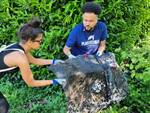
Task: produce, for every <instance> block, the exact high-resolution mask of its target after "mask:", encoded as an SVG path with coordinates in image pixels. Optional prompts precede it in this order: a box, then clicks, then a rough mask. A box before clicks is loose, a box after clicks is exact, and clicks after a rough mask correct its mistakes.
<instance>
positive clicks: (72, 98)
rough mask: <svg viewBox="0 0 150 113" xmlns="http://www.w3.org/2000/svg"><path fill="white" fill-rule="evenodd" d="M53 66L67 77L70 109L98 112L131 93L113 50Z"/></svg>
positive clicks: (76, 112)
mask: <svg viewBox="0 0 150 113" xmlns="http://www.w3.org/2000/svg"><path fill="white" fill-rule="evenodd" d="M49 70H51V71H52V72H53V73H54V74H55V75H56V76H57V78H66V80H67V85H66V86H65V87H64V91H65V94H66V96H67V97H68V113H96V112H97V111H100V110H102V109H104V108H106V107H108V105H110V104H111V103H114V102H120V101H121V100H123V99H124V98H125V97H126V96H127V94H128V85H127V81H126V79H125V76H124V74H123V72H122V71H121V69H120V68H119V66H118V64H117V62H116V60H115V56H114V54H113V53H110V52H108V53H105V54H103V55H102V56H101V57H97V56H94V55H82V56H78V57H77V58H74V59H67V60H66V61H65V62H64V63H59V64H57V65H51V66H50V67H49Z"/></svg>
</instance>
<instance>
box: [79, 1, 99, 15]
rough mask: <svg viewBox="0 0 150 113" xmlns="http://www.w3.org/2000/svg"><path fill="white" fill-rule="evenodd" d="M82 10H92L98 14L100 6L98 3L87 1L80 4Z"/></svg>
mask: <svg viewBox="0 0 150 113" xmlns="http://www.w3.org/2000/svg"><path fill="white" fill-rule="evenodd" d="M81 10H82V12H83V13H85V12H92V13H95V14H96V15H98V14H100V11H101V7H100V5H98V4H96V3H94V2H87V3H86V4H85V5H83V6H82V8H81Z"/></svg>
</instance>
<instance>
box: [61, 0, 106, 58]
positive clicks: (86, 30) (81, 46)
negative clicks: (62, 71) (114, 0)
mask: <svg viewBox="0 0 150 113" xmlns="http://www.w3.org/2000/svg"><path fill="white" fill-rule="evenodd" d="M82 12H83V16H82V17H83V22H82V23H80V24H78V25H77V26H75V28H74V29H73V30H72V31H71V33H70V34H69V37H68V39H67V42H66V45H65V47H64V49H63V52H64V53H65V54H66V55H67V56H68V57H69V58H75V57H76V56H78V55H83V54H91V55H94V54H97V55H98V56H101V55H102V53H103V51H104V50H105V48H106V44H105V43H106V38H107V27H106V25H105V23H103V22H100V21H98V14H99V13H100V6H99V5H97V4H95V3H93V2H87V3H86V4H85V5H84V6H83V7H82Z"/></svg>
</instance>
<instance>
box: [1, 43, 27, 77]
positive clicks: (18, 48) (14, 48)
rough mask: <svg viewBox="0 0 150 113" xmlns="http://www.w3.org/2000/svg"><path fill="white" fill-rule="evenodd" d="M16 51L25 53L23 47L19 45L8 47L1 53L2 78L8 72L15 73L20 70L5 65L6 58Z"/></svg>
mask: <svg viewBox="0 0 150 113" xmlns="http://www.w3.org/2000/svg"><path fill="white" fill-rule="evenodd" d="M14 51H20V52H23V53H24V52H25V50H24V49H23V47H21V46H20V45H19V44H18V43H15V44H12V45H9V46H7V47H6V48H5V49H3V50H1V51H0V76H1V75H2V74H4V73H7V72H15V71H16V70H18V67H9V66H7V65H6V64H5V63H4V57H5V56H6V55H7V54H9V53H11V52H14Z"/></svg>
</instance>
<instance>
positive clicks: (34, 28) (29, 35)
mask: <svg viewBox="0 0 150 113" xmlns="http://www.w3.org/2000/svg"><path fill="white" fill-rule="evenodd" d="M40 25H41V21H40V19H39V18H37V17H36V18H33V19H32V20H31V21H29V22H28V23H26V24H25V25H23V26H22V27H21V28H20V30H19V31H18V36H19V38H21V40H23V41H28V40H29V39H31V40H32V41H34V40H35V39H36V37H37V36H38V35H39V34H40V33H42V34H43V33H44V31H43V30H42V29H41V27H40Z"/></svg>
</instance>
